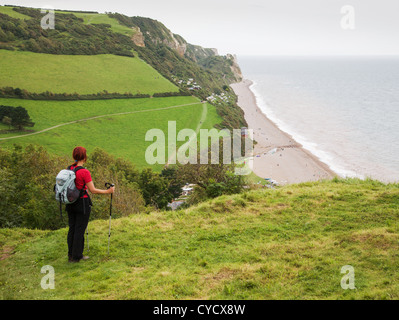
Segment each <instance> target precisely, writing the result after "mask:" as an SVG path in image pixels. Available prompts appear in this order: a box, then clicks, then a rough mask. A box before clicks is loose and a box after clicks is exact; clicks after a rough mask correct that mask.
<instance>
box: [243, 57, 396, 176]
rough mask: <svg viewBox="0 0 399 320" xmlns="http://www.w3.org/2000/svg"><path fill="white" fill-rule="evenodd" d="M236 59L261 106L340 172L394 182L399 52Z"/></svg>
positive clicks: (287, 130)
mask: <svg viewBox="0 0 399 320" xmlns="http://www.w3.org/2000/svg"><path fill="white" fill-rule="evenodd" d="M238 63H239V65H240V67H241V70H242V72H243V75H244V78H245V79H249V80H251V81H252V82H253V85H252V86H251V87H250V89H251V90H252V91H253V93H254V94H255V96H256V99H257V104H258V106H259V108H260V109H261V110H262V112H263V113H264V114H265V115H266V116H267V117H268V118H269V119H270V120H272V121H273V122H274V123H275V124H276V125H277V126H278V127H279V128H280V129H281V130H283V131H285V132H287V133H288V134H290V135H292V136H293V138H294V139H295V140H296V141H297V142H299V143H300V144H302V145H303V147H304V148H305V149H307V150H308V151H310V152H311V153H313V154H314V155H315V156H316V157H317V158H319V159H320V160H321V161H322V162H324V163H326V164H327V165H328V166H329V167H330V168H331V169H332V170H333V171H334V172H336V173H337V174H338V175H339V176H341V177H358V178H361V179H365V178H372V179H376V180H380V181H382V182H385V183H396V182H399V57H397V56H390V57H388V56H384V57H376V56H373V57H370V56H367V57H365V56H361V57H360V56H359V57H354V56H351V57H288V56H282V57H270V56H268V57H259V56H258V57H249V56H241V57H240V56H239V57H238Z"/></svg>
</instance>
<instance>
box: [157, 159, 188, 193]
mask: <svg viewBox="0 0 399 320" xmlns="http://www.w3.org/2000/svg"><path fill="white" fill-rule="evenodd" d="M161 177H163V178H165V179H166V180H167V181H168V184H169V188H168V190H169V193H170V194H171V196H172V198H173V199H175V198H178V197H180V195H181V193H182V187H183V186H184V182H182V181H181V180H179V178H178V176H177V170H176V168H175V167H167V168H165V169H163V170H162V172H161Z"/></svg>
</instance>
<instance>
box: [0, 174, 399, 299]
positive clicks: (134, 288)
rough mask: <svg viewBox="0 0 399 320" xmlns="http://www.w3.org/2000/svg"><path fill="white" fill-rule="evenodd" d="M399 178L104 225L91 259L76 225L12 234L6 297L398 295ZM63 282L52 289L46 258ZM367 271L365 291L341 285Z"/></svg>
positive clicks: (94, 227)
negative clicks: (350, 271) (70, 248)
mask: <svg viewBox="0 0 399 320" xmlns="http://www.w3.org/2000/svg"><path fill="white" fill-rule="evenodd" d="M398 215H399V185H388V186H386V185H383V184H381V183H379V182H374V181H359V180H337V179H334V180H332V181H329V182H319V183H306V184H302V185H291V186H286V187H283V188H280V189H276V190H270V189H267V190H258V191H251V192H247V193H244V194H240V195H236V196H223V197H221V198H217V199H215V200H213V201H210V202H207V203H203V204H201V205H199V206H197V207H193V208H191V209H188V210H186V211H177V212H167V213H166V212H153V213H151V214H149V215H147V214H138V215H133V216H130V217H128V218H123V219H119V220H114V221H112V236H111V252H110V256H109V257H107V256H106V251H107V235H108V229H107V228H108V221H105V220H104V221H94V222H91V223H90V225H89V230H90V252H89V255H90V257H91V258H90V260H88V261H84V262H81V263H78V264H70V263H68V262H67V257H66V251H67V246H66V233H67V230H66V229H62V230H58V231H55V232H45V231H32V230H23V229H14V230H9V229H3V230H0V245H1V247H2V257H1V260H0V270H1V272H0V292H1V293H0V294H1V298H3V299H208V298H210V299H398V298H399V281H398V280H399V277H398V273H397V266H398V264H399V255H398V249H399V235H398V231H399V221H398V218H399V217H398ZM44 265H51V266H53V267H54V269H55V290H42V289H41V287H40V281H41V278H42V277H43V274H41V273H40V270H41V268H42V266H44ZM345 265H351V266H353V267H354V270H355V286H356V289H355V290H349V289H348V290H343V289H342V288H341V286H340V283H341V279H342V277H343V274H341V273H340V271H341V267H343V266H345Z"/></svg>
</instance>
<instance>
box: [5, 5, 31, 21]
mask: <svg viewBox="0 0 399 320" xmlns="http://www.w3.org/2000/svg"><path fill="white" fill-rule="evenodd" d="M0 13H4V14H6V15H8V16H10V17H13V18H16V19H31V17H29V16H26V15H24V14H21V13H18V12H16V11H14V10H13V9H12V7H3V6H0Z"/></svg>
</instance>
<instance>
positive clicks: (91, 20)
mask: <svg viewBox="0 0 399 320" xmlns="http://www.w3.org/2000/svg"><path fill="white" fill-rule="evenodd" d="M55 14H56V16H57V14H73V15H75V16H76V17H78V18H82V19H83V20H84V23H86V24H100V23H106V24H109V25H111V30H112V31H113V32H118V33H121V34H124V35H126V36H132V35H133V34H134V30H133V29H131V28H129V27H126V26H123V25H121V24H120V23H119V22H118V21H117V20H116V19H113V18H110V17H108V15H106V14H101V13H98V14H96V13H83V12H65V11H55Z"/></svg>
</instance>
